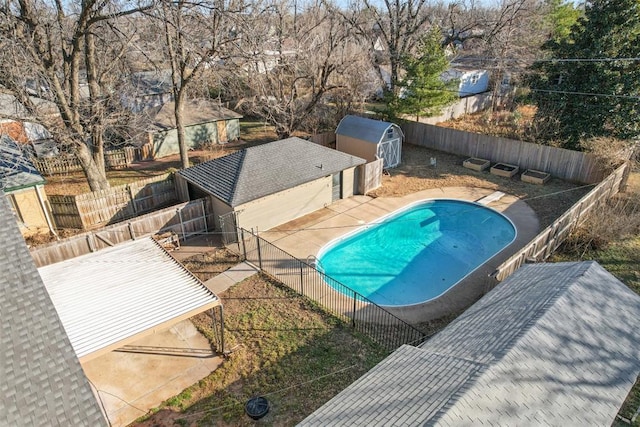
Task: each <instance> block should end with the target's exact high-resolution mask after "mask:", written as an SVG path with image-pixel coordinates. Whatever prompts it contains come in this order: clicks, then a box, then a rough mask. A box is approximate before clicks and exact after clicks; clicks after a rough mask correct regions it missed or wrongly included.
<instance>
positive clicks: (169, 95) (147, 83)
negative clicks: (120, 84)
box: [122, 69, 173, 113]
mask: <svg viewBox="0 0 640 427" xmlns="http://www.w3.org/2000/svg"><path fill="white" fill-rule="evenodd" d="M170 101H173V80H172V78H171V70H170V69H167V70H154V71H141V72H139V73H134V74H133V75H132V76H131V83H130V88H129V89H126V90H125V93H123V95H122V103H123V105H124V106H125V107H127V108H128V109H129V110H131V111H133V112H134V113H139V112H141V111H144V110H147V109H149V108H154V107H160V106H162V105H164V104H166V103H167V102H170Z"/></svg>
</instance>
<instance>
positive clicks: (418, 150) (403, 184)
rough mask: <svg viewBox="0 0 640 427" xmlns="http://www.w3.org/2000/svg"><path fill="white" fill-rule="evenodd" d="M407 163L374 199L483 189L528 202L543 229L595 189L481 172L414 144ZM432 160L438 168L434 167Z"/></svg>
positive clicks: (405, 159) (406, 149) (457, 158)
mask: <svg viewBox="0 0 640 427" xmlns="http://www.w3.org/2000/svg"><path fill="white" fill-rule="evenodd" d="M402 150H403V151H402V158H403V162H402V163H401V164H400V166H399V167H397V168H394V169H391V170H389V171H388V172H389V175H385V176H383V177H382V187H380V188H378V189H377V190H374V191H372V192H371V193H370V194H369V195H371V196H373V197H382V196H384V197H393V196H405V195H407V194H411V193H415V192H417V191H421V190H426V189H430V188H442V187H479V188H487V189H492V190H496V191H502V192H504V193H507V194H512V195H514V196H517V197H519V198H520V199H522V200H524V201H525V202H527V204H529V206H531V208H532V209H533V210H534V211H535V213H536V214H537V215H538V219H539V220H540V225H541V227H546V226H547V225H549V224H551V223H552V222H553V221H554V220H555V219H557V218H558V217H559V216H560V215H562V214H563V213H564V212H565V211H566V210H567V209H568V208H569V207H571V206H572V205H573V204H574V203H575V202H577V201H578V200H579V199H580V198H581V197H582V196H584V195H585V194H586V193H587V192H589V191H590V190H591V189H592V188H593V187H594V186H593V185H581V184H573V183H570V182H566V181H562V180H560V179H558V178H552V179H551V180H550V181H549V182H547V183H546V184H545V185H535V184H529V183H526V182H522V181H520V174H516V175H515V176H514V177H512V178H503V177H500V176H495V175H491V174H490V173H489V171H484V172H477V171H474V170H471V169H467V168H465V167H464V166H462V163H463V162H464V160H466V159H467V157H465V156H457V155H454V154H449V153H444V152H442V151H437V150H431V149H428V148H424V147H419V146H417V145H413V144H404V145H403V147H402ZM431 158H435V159H436V165H435V166H431Z"/></svg>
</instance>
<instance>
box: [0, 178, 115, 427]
mask: <svg viewBox="0 0 640 427" xmlns="http://www.w3.org/2000/svg"><path fill="white" fill-rule="evenodd" d="M0 230H2V237H3V239H2V246H0V313H2V326H1V327H0V390H1V391H2V399H0V425H7V426H36V425H59V426H101V425H106V422H105V420H104V418H103V416H102V412H101V411H100V407H99V406H98V403H97V402H96V400H95V397H94V395H93V392H92V391H91V388H90V387H89V383H88V381H87V379H86V377H85V376H84V373H83V371H82V368H81V367H80V363H79V362H78V359H77V358H76V356H75V354H74V352H73V348H72V347H71V343H70V342H69V338H67V335H66V334H65V331H64V329H63V327H62V323H61V322H60V318H59V317H58V314H57V313H56V310H55V308H54V307H53V304H52V303H51V299H50V297H49V294H48V293H47V291H46V289H45V287H44V284H43V283H42V279H41V278H40V276H39V275H38V271H37V270H36V267H35V265H34V263H33V259H32V258H31V255H30V254H29V251H28V249H27V246H26V244H25V242H24V239H23V238H22V235H21V234H20V232H19V231H18V228H17V225H16V221H15V218H14V216H13V215H12V213H11V210H10V208H9V204H8V202H7V200H6V197H5V195H4V193H3V192H2V190H0Z"/></svg>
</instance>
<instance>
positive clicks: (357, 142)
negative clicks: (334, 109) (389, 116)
mask: <svg viewBox="0 0 640 427" xmlns="http://www.w3.org/2000/svg"><path fill="white" fill-rule="evenodd" d="M403 138H404V135H403V133H402V129H400V126H398V125H396V124H393V123H389V122H383V121H380V120H373V119H368V118H366V117H359V116H345V117H344V118H343V119H342V120H341V121H340V123H339V124H338V128H337V129H336V148H337V150H338V151H342V152H343V153H349V154H353V155H354V156H358V157H362V158H363V159H365V160H366V161H367V162H372V161H374V160H376V159H383V161H384V165H383V167H384V168H385V169H390V168H394V167H396V166H398V165H399V164H400V161H401V154H402V139H403Z"/></svg>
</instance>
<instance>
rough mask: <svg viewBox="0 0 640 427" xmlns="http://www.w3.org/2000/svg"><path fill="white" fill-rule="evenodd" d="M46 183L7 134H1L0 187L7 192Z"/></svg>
mask: <svg viewBox="0 0 640 427" xmlns="http://www.w3.org/2000/svg"><path fill="white" fill-rule="evenodd" d="M39 184H44V178H43V177H42V175H40V172H38V170H37V169H36V168H35V167H34V166H33V163H31V161H30V160H29V159H28V158H27V156H26V155H24V153H23V152H22V149H21V148H20V145H19V144H18V143H17V142H15V141H14V140H13V139H11V138H10V137H8V136H7V135H1V136H0V188H2V189H3V190H4V191H5V192H10V191H14V190H18V189H20V188H25V187H33V186H35V185H39Z"/></svg>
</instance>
